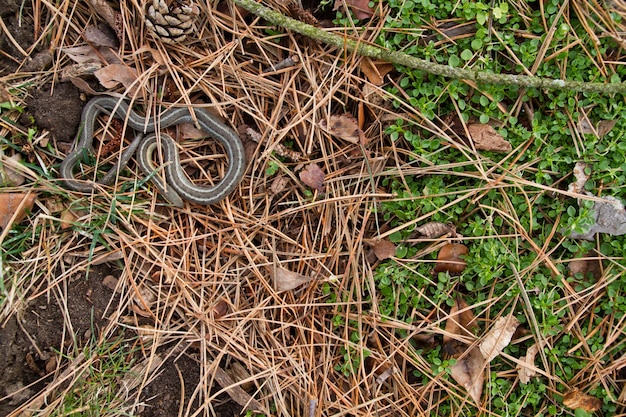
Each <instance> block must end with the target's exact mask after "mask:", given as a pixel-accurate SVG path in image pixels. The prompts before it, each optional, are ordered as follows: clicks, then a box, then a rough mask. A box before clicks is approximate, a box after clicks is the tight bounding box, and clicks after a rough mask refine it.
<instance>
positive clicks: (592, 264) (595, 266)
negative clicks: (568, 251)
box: [567, 251, 603, 281]
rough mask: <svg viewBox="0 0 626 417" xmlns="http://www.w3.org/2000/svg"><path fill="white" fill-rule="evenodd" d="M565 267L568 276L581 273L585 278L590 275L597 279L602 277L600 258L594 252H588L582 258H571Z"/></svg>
mask: <svg viewBox="0 0 626 417" xmlns="http://www.w3.org/2000/svg"><path fill="white" fill-rule="evenodd" d="M567 269H568V270H569V274H568V275H569V276H570V277H574V276H575V275H577V274H581V275H582V276H583V277H585V278H587V277H589V276H592V277H593V278H594V279H595V280H596V281H598V280H599V279H600V278H602V269H603V267H602V259H601V258H600V257H599V256H598V254H597V253H596V252H593V251H592V252H588V253H587V254H586V255H584V256H583V257H582V258H578V259H572V260H571V261H570V262H569V263H568V264H567Z"/></svg>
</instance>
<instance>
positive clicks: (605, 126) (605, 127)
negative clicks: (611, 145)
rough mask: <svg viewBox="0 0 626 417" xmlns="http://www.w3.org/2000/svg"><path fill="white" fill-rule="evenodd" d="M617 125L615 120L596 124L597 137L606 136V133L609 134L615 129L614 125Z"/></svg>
mask: <svg viewBox="0 0 626 417" xmlns="http://www.w3.org/2000/svg"><path fill="white" fill-rule="evenodd" d="M616 123H617V119H615V120H601V121H599V122H598V127H597V130H598V136H599V137H602V136H604V135H606V134H607V133H609V132H610V131H611V130H613V128H614V127H615V124H616Z"/></svg>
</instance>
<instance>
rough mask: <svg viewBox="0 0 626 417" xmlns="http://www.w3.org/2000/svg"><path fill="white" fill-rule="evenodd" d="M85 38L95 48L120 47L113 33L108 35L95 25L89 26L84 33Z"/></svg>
mask: <svg viewBox="0 0 626 417" xmlns="http://www.w3.org/2000/svg"><path fill="white" fill-rule="evenodd" d="M83 37H84V38H85V40H86V41H87V42H90V43H92V44H93V45H94V46H105V47H109V48H118V47H119V42H118V40H117V38H116V37H115V35H114V34H113V33H106V32H104V31H103V30H102V29H100V28H99V27H97V26H94V25H87V27H86V28H85V30H84V31H83Z"/></svg>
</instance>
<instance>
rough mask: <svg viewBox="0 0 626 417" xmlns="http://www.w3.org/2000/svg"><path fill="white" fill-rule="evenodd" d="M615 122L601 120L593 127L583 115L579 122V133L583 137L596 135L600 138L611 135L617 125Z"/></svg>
mask: <svg viewBox="0 0 626 417" xmlns="http://www.w3.org/2000/svg"><path fill="white" fill-rule="evenodd" d="M616 123H617V119H615V120H601V121H599V122H598V124H597V125H596V126H593V124H592V123H591V121H590V120H589V118H588V117H587V115H586V114H583V113H581V116H580V120H579V121H578V132H579V133H581V134H583V135H595V136H597V137H599V138H601V137H603V136H604V135H606V134H607V133H609V132H610V131H611V130H612V129H613V127H615V124H616Z"/></svg>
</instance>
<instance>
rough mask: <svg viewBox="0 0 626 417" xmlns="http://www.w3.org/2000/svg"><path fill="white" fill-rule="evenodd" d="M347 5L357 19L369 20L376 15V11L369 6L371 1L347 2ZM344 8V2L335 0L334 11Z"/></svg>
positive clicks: (350, 0)
mask: <svg viewBox="0 0 626 417" xmlns="http://www.w3.org/2000/svg"><path fill="white" fill-rule="evenodd" d="M345 4H346V5H347V6H348V8H349V9H350V10H352V12H353V13H354V17H355V18H357V19H369V18H370V17H372V16H373V15H374V11H373V10H372V9H371V8H370V6H369V0H345ZM343 6H344V0H335V6H334V7H333V10H339V9H343Z"/></svg>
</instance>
